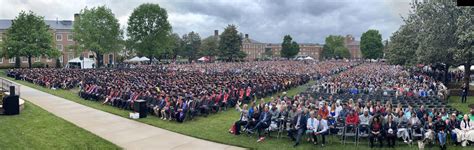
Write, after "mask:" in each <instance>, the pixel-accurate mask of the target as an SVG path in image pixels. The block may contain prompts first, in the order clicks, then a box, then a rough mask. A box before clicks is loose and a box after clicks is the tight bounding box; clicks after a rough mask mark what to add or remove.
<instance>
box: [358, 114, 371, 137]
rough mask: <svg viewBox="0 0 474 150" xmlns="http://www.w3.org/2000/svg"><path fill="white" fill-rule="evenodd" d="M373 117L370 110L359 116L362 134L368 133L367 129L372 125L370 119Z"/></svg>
mask: <svg viewBox="0 0 474 150" xmlns="http://www.w3.org/2000/svg"><path fill="white" fill-rule="evenodd" d="M371 118H372V116H370V115H369V111H368V110H364V114H362V115H360V116H359V120H360V124H359V131H360V133H367V132H366V131H367V128H368V126H369V124H370V119H371Z"/></svg>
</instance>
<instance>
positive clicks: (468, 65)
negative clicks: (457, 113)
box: [464, 52, 472, 93]
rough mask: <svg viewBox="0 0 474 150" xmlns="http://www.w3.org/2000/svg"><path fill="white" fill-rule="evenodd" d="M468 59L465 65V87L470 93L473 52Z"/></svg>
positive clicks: (468, 55)
mask: <svg viewBox="0 0 474 150" xmlns="http://www.w3.org/2000/svg"><path fill="white" fill-rule="evenodd" d="M466 57H467V60H466V63H465V64H464V86H465V87H466V89H467V91H468V93H469V82H470V81H471V57H472V54H471V52H469V53H468V54H467V56H466Z"/></svg>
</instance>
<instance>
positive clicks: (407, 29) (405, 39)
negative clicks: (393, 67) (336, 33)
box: [386, 23, 418, 65]
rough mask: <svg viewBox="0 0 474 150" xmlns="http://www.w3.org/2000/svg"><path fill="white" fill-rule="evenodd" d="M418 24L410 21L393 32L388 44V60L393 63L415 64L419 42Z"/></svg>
mask: <svg viewBox="0 0 474 150" xmlns="http://www.w3.org/2000/svg"><path fill="white" fill-rule="evenodd" d="M415 26H416V24H413V23H409V24H405V25H402V26H401V27H400V29H399V30H398V31H396V32H394V33H393V35H392V36H391V37H390V42H389V44H388V45H387V54H386V55H387V56H386V58H387V60H388V62H390V63H391V64H397V65H415V64H416V55H414V54H415V53H416V49H417V48H418V43H417V42H415V40H413V39H416V34H413V33H416V32H415V31H416V27H415Z"/></svg>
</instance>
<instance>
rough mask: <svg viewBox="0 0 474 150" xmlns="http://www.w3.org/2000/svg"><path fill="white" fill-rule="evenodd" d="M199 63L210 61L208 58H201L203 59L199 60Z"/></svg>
mask: <svg viewBox="0 0 474 150" xmlns="http://www.w3.org/2000/svg"><path fill="white" fill-rule="evenodd" d="M198 61H209V59H208V58H206V57H201V58H199V59H198Z"/></svg>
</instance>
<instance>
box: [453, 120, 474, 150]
mask: <svg viewBox="0 0 474 150" xmlns="http://www.w3.org/2000/svg"><path fill="white" fill-rule="evenodd" d="M460 127H461V131H460V132H458V133H457V134H458V137H460V139H459V138H458V141H460V142H461V145H462V146H466V145H467V143H468V141H471V142H474V120H469V116H468V115H467V114H465V115H464V118H463V120H462V121H461V125H460Z"/></svg>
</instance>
